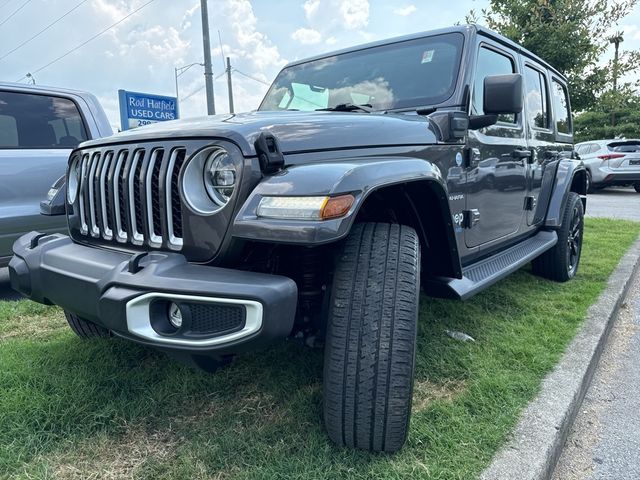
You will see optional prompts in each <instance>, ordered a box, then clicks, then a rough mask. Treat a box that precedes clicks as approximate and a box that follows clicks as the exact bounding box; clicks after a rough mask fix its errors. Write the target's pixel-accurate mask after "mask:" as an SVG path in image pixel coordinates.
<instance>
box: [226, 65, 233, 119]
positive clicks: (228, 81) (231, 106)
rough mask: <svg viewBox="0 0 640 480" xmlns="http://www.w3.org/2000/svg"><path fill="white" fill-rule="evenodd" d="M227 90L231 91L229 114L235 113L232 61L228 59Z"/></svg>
mask: <svg viewBox="0 0 640 480" xmlns="http://www.w3.org/2000/svg"><path fill="white" fill-rule="evenodd" d="M227 87H228V88H227V89H228V90H229V113H234V111H233V84H232V83H231V59H230V58H229V57H227Z"/></svg>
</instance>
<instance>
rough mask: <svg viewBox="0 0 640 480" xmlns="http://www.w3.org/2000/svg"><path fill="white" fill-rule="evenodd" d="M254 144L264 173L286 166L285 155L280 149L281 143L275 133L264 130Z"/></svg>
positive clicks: (274, 171)
mask: <svg viewBox="0 0 640 480" xmlns="http://www.w3.org/2000/svg"><path fill="white" fill-rule="evenodd" d="M254 146H255V149H256V153H257V154H258V160H259V161H260V170H261V171H262V173H264V174H271V173H276V172H277V171H279V170H281V169H282V167H284V155H282V152H281V151H280V145H279V144H278V139H277V138H276V137H275V135H273V134H272V133H265V132H262V133H261V134H260V136H259V137H258V139H257V140H256V141H255V143H254Z"/></svg>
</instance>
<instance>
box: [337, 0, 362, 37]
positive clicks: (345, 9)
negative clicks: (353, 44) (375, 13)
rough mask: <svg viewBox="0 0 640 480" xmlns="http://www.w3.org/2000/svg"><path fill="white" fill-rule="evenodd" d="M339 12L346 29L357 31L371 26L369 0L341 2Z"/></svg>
mask: <svg viewBox="0 0 640 480" xmlns="http://www.w3.org/2000/svg"><path fill="white" fill-rule="evenodd" d="M339 12H340V15H341V16H342V23H343V25H344V27H345V28H348V29H350V30H356V29H358V28H364V27H366V26H367V25H369V0H341V2H340V7H339Z"/></svg>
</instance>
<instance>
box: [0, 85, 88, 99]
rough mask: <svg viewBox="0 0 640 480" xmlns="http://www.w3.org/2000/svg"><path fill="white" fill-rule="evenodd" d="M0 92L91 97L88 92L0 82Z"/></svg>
mask: <svg viewBox="0 0 640 480" xmlns="http://www.w3.org/2000/svg"><path fill="white" fill-rule="evenodd" d="M0 90H20V91H22V92H26V91H31V92H34V93H59V94H67V95H76V96H79V97H87V96H89V95H91V94H90V93H89V92H84V91H81V90H74V89H71V88H62V87H50V86H47V85H27V84H25V83H15V82H0Z"/></svg>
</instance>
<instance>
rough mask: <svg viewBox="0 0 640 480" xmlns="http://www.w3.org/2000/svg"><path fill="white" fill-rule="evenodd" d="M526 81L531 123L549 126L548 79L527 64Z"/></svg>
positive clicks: (526, 98) (536, 125) (528, 114)
mask: <svg viewBox="0 0 640 480" xmlns="http://www.w3.org/2000/svg"><path fill="white" fill-rule="evenodd" d="M524 81H525V100H526V102H527V117H528V120H529V125H531V126H533V127H536V128H549V111H548V107H547V79H546V78H545V77H544V75H542V73H540V72H539V71H538V70H536V69H534V68H532V67H530V66H528V65H527V66H525V69H524Z"/></svg>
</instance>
